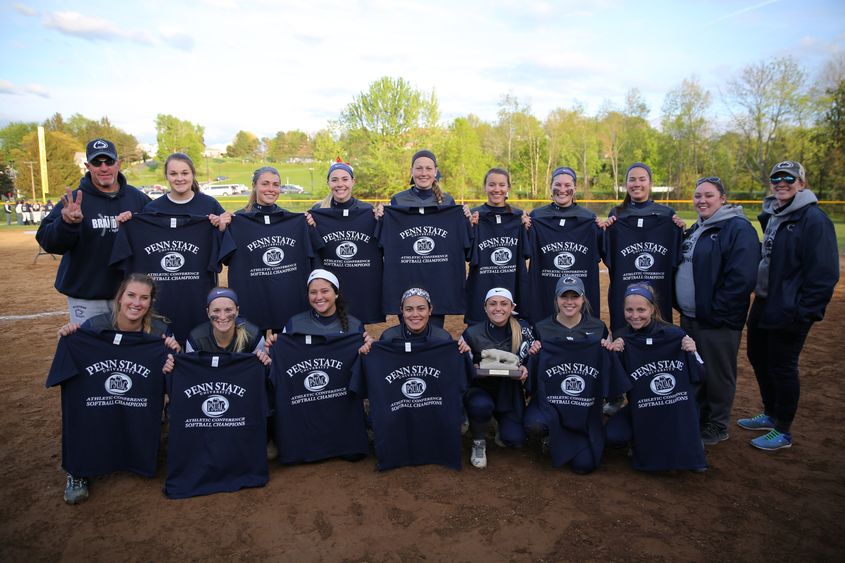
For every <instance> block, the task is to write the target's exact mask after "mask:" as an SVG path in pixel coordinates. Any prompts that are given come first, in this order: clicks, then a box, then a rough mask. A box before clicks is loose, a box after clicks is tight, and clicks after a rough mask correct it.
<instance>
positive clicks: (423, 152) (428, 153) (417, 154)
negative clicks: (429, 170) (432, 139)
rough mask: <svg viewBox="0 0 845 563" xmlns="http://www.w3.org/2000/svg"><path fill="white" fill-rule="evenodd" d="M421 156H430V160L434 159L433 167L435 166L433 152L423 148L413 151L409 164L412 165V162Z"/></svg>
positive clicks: (435, 159)
mask: <svg viewBox="0 0 845 563" xmlns="http://www.w3.org/2000/svg"><path fill="white" fill-rule="evenodd" d="M422 157H426V158H430V159H431V160H433V161H434V166H435V168H436V167H437V157H436V156H434V153H433V152H431V151H429V150H425V149H423V150H421V151H417V152H415V153H414V156H412V157H411V166H413V165H414V163H415V162H416V161H417V159H418V158H422Z"/></svg>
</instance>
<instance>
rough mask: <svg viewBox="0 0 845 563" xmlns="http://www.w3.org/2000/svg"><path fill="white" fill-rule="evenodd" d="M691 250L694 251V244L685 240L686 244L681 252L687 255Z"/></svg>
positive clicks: (682, 246)
mask: <svg viewBox="0 0 845 563" xmlns="http://www.w3.org/2000/svg"><path fill="white" fill-rule="evenodd" d="M690 249H692V242H690V241H688V240H685V241H684V244H682V245H681V252H683V253H684V254H686V253H687V252H689V251H690Z"/></svg>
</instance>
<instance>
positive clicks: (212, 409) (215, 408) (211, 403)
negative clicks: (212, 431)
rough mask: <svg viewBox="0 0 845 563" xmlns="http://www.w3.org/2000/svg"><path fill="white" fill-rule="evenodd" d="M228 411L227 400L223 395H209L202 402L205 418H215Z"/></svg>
mask: <svg viewBox="0 0 845 563" xmlns="http://www.w3.org/2000/svg"><path fill="white" fill-rule="evenodd" d="M227 410H229V399H227V398H226V397H224V396H223V395H211V396H209V397H208V398H207V399H206V400H205V401H203V402H202V412H203V414H204V415H205V416H209V417H211V418H217V417H218V416H223V415H224V414H226V411H227Z"/></svg>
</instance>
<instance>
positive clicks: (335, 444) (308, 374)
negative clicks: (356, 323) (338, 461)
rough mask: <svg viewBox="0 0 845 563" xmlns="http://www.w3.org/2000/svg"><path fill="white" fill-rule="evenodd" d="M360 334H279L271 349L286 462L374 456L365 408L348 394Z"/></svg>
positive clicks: (278, 436)
mask: <svg viewBox="0 0 845 563" xmlns="http://www.w3.org/2000/svg"><path fill="white" fill-rule="evenodd" d="M361 344H362V340H361V335H360V334H348V335H343V336H337V337H327V336H316V335H312V336H307V335H290V334H280V335H279V340H278V341H277V342H276V344H275V345H274V346H273V347H272V348H271V349H270V355H271V357H272V358H273V363H272V364H271V368H270V378H271V380H272V382H273V385H274V387H275V399H276V400H275V405H276V415H275V429H276V445H278V447H279V461H280V462H281V463H302V462H308V461H317V460H320V459H326V458H330V457H337V456H354V455H362V454H364V455H366V454H367V453H368V452H369V444H368V442H367V430H366V426H365V417H364V405H363V401H362V400H361V399H360V398H359V397H354V396H352V395H350V394H349V393H348V392H347V387H348V386H349V380H350V378H351V375H352V368H353V366H354V365H355V363H356V362H357V361H358V348H360V347H361Z"/></svg>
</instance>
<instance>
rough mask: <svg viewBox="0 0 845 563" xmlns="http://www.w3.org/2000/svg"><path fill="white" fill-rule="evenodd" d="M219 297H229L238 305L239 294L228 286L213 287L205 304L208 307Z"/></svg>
mask: <svg viewBox="0 0 845 563" xmlns="http://www.w3.org/2000/svg"><path fill="white" fill-rule="evenodd" d="M218 297H228V298H229V299H231V300H232V301H234V302H235V306H238V294H237V293H235V292H234V291H232V290H231V289H229V288H228V287H217V288H215V289H212V290H211V291H210V292H209V294H208V299H207V300H206V302H205V306H206V307H208V306H209V305H211V302H212V301H214V300H215V299H217V298H218Z"/></svg>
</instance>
